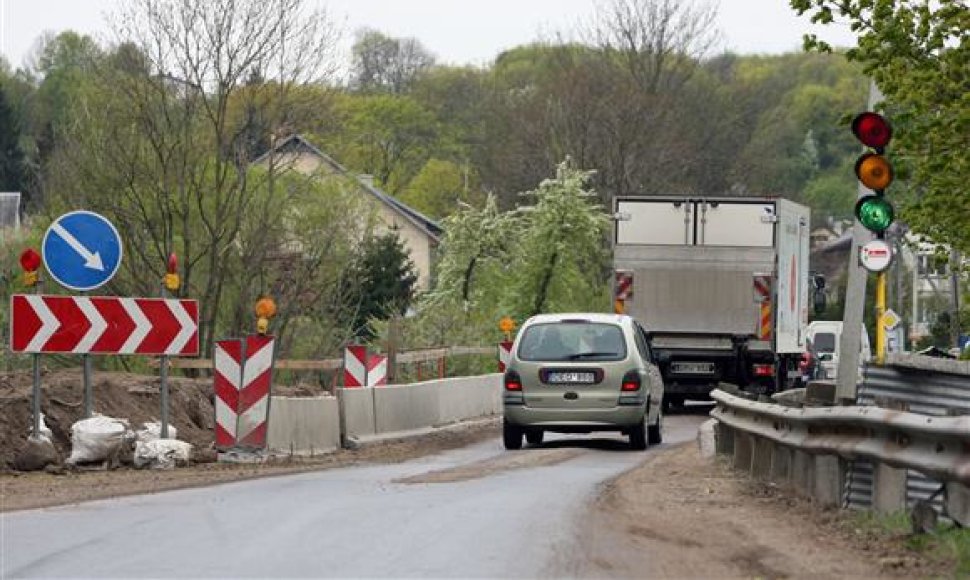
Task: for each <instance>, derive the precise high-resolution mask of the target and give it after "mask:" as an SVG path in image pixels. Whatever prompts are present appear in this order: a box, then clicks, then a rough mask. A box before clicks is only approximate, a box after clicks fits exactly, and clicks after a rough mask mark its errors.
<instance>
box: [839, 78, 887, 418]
mask: <svg viewBox="0 0 970 580" xmlns="http://www.w3.org/2000/svg"><path fill="white" fill-rule="evenodd" d="M882 98H883V96H882V93H881V92H880V91H879V88H878V87H876V83H875V82H872V81H870V83H869V109H872V108H873V107H875V106H876V104H877V103H879V102H880V101H882ZM867 192H868V190H867V189H866V188H865V186H863V185H862V184H861V183H860V184H859V194H860V195H861V194H865V193H867ZM871 239H872V234H871V232H869V230H867V229H866V228H865V227H863V225H862V224H860V223H859V220H858V219H855V221H854V223H853V225H852V249H851V250H850V252H849V281H848V284H847V286H846V290H845V312H844V313H843V315H842V337H841V341H840V348H839V368H838V371H837V373H838V376H837V377H836V385H835V397H836V400H837V401H839V402H841V403H854V402H855V397H856V383H857V382H858V380H859V350H860V348H861V346H862V334H861V332H862V317H863V316H862V315H863V311H864V309H865V299H866V271H865V270H864V269H863V268H862V265H861V264H860V263H859V248H860V247H861V246H862V245H863V244H865V243H866V242H868V241H869V240H871Z"/></svg>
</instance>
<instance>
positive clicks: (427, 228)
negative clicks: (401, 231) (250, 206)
mask: <svg viewBox="0 0 970 580" xmlns="http://www.w3.org/2000/svg"><path fill="white" fill-rule="evenodd" d="M280 153H309V154H311V155H314V156H315V157H318V158H319V159H320V160H321V161H323V162H324V163H326V164H327V165H329V166H330V167H331V168H332V169H333V170H334V171H335V172H336V173H339V174H341V175H343V176H345V177H349V178H351V179H353V180H354V181H356V182H357V184H358V185H360V187H361V188H362V189H363V190H365V191H367V192H368V193H369V194H371V195H372V196H374V197H376V198H377V199H378V200H379V201H380V202H381V203H383V204H385V205H387V206H388V207H390V208H391V209H392V210H393V211H395V212H396V213H398V214H399V215H401V216H402V217H403V218H404V219H406V220H408V221H409V222H411V223H412V224H414V225H415V226H416V227H417V228H418V229H419V230H421V231H423V232H424V233H425V234H427V235H428V236H429V237H431V238H432V239H433V240H434V241H435V242H437V241H439V240H440V239H441V235H442V234H443V233H444V230H443V229H442V227H441V226H440V225H438V222H436V221H434V220H433V219H431V218H429V217H428V216H426V215H424V214H423V213H421V212H419V211H418V210H416V209H414V208H413V207H410V206H409V205H407V204H405V203H404V202H402V201H401V200H399V199H397V198H395V197H394V196H392V195H389V194H387V193H384V192H383V191H381V190H380V189H378V188H376V187H374V186H373V185H372V184H370V183H368V182H367V181H365V180H364V179H362V178H361V176H360V175H358V174H356V173H354V172H352V171H350V170H348V169H347V168H346V167H344V166H343V165H341V164H340V163H338V162H337V161H336V160H335V159H334V158H333V157H330V156H329V155H327V154H326V153H324V152H323V151H321V150H320V149H319V148H317V147H316V146H315V145H314V144H313V143H310V142H309V141H307V140H306V138H304V137H303V136H302V135H299V134H293V135H290V136H289V137H287V138H285V139H283V140H282V141H280V142H279V143H278V144H277V145H276V147H274V148H272V149H270V150H269V151H267V152H266V153H263V154H262V155H260V156H259V157H257V158H256V159H255V160H254V161H253V163H260V162H263V161H265V160H267V159H268V158H269V157H270V156H271V155H273V154H280Z"/></svg>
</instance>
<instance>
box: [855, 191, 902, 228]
mask: <svg viewBox="0 0 970 580" xmlns="http://www.w3.org/2000/svg"><path fill="white" fill-rule="evenodd" d="M855 216H856V217H857V218H858V219H859V223H861V224H862V225H863V226H865V228H866V229H867V230H869V231H871V232H875V233H877V234H880V233H882V232H884V231H886V228H888V227H889V225H890V224H891V223H893V219H895V217H896V212H895V210H894V209H893V204H891V203H889V202H888V201H887V200H886V198H885V197H883V196H881V195H867V196H866V197H863V198H862V199H860V200H859V201H858V203H856V206H855Z"/></svg>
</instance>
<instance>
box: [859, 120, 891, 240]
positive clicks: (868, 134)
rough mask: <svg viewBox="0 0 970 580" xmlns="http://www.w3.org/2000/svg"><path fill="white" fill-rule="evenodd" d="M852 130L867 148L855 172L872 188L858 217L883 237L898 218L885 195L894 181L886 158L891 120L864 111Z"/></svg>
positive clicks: (864, 198)
mask: <svg viewBox="0 0 970 580" xmlns="http://www.w3.org/2000/svg"><path fill="white" fill-rule="evenodd" d="M852 133H853V134H854V135H855V136H856V138H857V139H858V140H859V141H860V142H861V143H862V144H863V145H865V146H866V147H869V148H870V149H872V151H867V152H866V153H863V154H862V155H861V156H860V157H859V159H858V160H857V161H856V163H855V174H856V177H858V178H859V181H860V182H861V183H862V185H864V186H865V187H866V188H867V189H868V190H869V191H867V192H866V193H864V194H863V195H862V196H861V197H859V200H858V201H857V202H856V204H855V216H856V218H857V219H858V220H859V223H861V224H862V225H863V226H864V227H865V228H866V229H867V230H869V231H871V232H872V233H874V234H876V237H878V238H882V237H883V233H884V232H885V231H886V230H887V229H888V228H889V226H890V225H891V224H892V223H893V220H894V219H895V217H896V212H895V209H894V208H893V204H892V203H891V202H890V201H889V200H887V199H886V198H885V196H884V193H885V190H886V188H887V187H889V184H890V183H892V181H893V167H892V165H891V164H890V163H889V161H888V160H886V158H885V156H884V153H885V150H886V145H888V144H889V140H890V139H892V136H893V130H892V127H890V125H889V121H887V120H886V119H885V117H883V116H882V115H879V114H877V113H869V112H866V113H861V114H859V115H857V116H856V118H855V119H853V120H852Z"/></svg>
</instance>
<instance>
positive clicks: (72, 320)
mask: <svg viewBox="0 0 970 580" xmlns="http://www.w3.org/2000/svg"><path fill="white" fill-rule="evenodd" d="M10 348H11V350H12V351H13V352H30V353H76V354H84V353H93V354H144V355H156V356H157V355H175V356H178V355H183V356H193V355H197V354H199V303H198V302H197V301H195V300H178V299H162V298H118V297H111V296H46V295H43V294H14V295H13V296H11V298H10Z"/></svg>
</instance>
